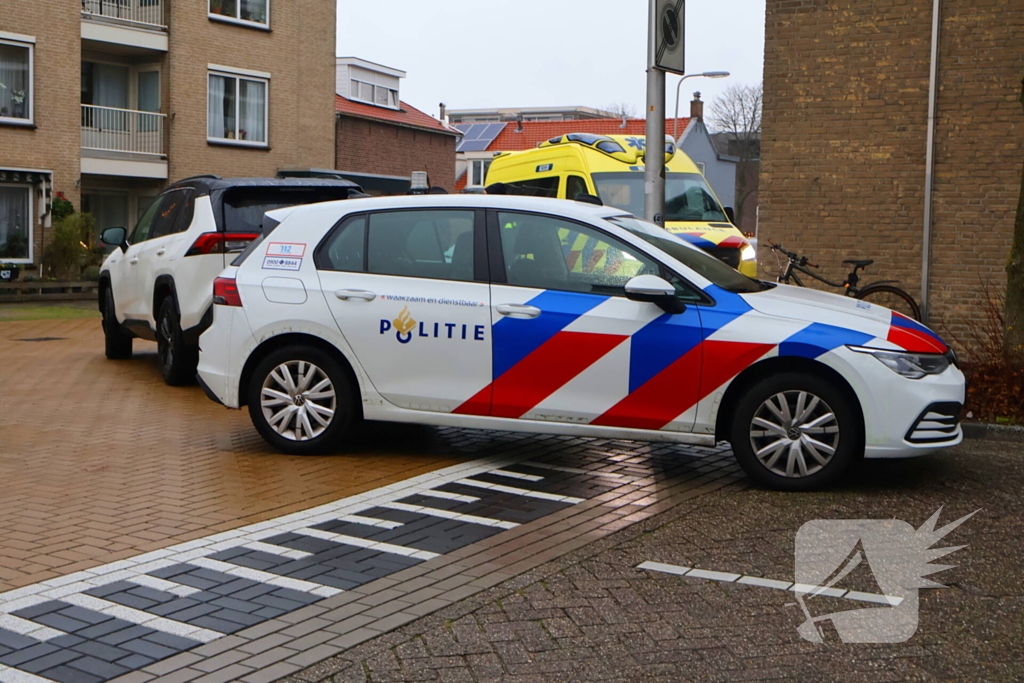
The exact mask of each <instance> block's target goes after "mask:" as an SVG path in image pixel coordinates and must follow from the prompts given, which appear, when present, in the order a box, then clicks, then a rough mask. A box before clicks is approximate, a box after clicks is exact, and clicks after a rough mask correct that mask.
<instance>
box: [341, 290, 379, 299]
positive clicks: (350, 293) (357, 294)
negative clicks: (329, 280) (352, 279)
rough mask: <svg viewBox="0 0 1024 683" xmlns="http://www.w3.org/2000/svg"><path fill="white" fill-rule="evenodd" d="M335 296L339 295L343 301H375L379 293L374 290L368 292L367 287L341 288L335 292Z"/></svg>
mask: <svg viewBox="0 0 1024 683" xmlns="http://www.w3.org/2000/svg"><path fill="white" fill-rule="evenodd" d="M334 296H336V297H338V298H339V299H341V300H342V301H348V300H349V299H362V300H363V301H373V300H374V299H376V298H377V295H376V294H374V293H373V292H368V291H366V290H365V289H339V290H338V291H336V292H335V293H334Z"/></svg>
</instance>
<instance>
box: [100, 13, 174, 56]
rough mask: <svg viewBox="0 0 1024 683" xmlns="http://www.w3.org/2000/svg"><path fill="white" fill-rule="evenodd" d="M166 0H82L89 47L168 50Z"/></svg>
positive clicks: (135, 51) (124, 50)
mask: <svg viewBox="0 0 1024 683" xmlns="http://www.w3.org/2000/svg"><path fill="white" fill-rule="evenodd" d="M165 2H166V0H82V40H83V41H84V43H85V47H87V48H88V49H99V50H104V51H116V52H121V53H124V54H141V53H145V52H148V51H156V52H167V19H166V14H165V7H164V5H165Z"/></svg>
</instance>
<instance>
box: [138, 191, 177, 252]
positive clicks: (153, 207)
mask: <svg viewBox="0 0 1024 683" xmlns="http://www.w3.org/2000/svg"><path fill="white" fill-rule="evenodd" d="M171 194H173V193H171ZM166 198H167V195H163V196H161V197H157V198H156V201H154V202H153V203H152V204H150V205H149V208H148V209H146V213H144V214H142V218H140V219H139V222H138V223H136V224H135V229H134V230H132V236H131V237H129V238H128V243H129V244H138V243H140V242H145V241H146V240H148V239H150V238H151V236H152V232H153V224H154V223H155V222H156V218H157V216H158V215H159V212H160V208H161V207H162V206H163V205H164V203H165V201H166Z"/></svg>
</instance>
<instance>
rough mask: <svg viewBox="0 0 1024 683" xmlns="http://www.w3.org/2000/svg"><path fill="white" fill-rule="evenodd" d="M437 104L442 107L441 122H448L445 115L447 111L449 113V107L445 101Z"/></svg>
mask: <svg viewBox="0 0 1024 683" xmlns="http://www.w3.org/2000/svg"><path fill="white" fill-rule="evenodd" d="M437 106H438V107H440V109H441V123H446V121H445V118H444V115H445V114H446V113H448V107H446V106H445V104H444V102H442V103H441V104H439V105H437Z"/></svg>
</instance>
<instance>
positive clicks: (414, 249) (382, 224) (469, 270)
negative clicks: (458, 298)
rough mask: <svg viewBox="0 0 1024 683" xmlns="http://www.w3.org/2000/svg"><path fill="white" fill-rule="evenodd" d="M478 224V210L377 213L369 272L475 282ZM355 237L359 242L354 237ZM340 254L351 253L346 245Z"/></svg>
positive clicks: (372, 218)
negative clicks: (474, 259) (475, 231)
mask: <svg viewBox="0 0 1024 683" xmlns="http://www.w3.org/2000/svg"><path fill="white" fill-rule="evenodd" d="M474 223H475V214H474V212H472V211H389V212H385V213H375V214H371V215H370V218H369V230H368V231H367V241H368V243H367V248H366V259H367V260H366V272H369V273H376V274H379V275H401V276H406V277H418V278H430V279H434V280H458V281H463V282H467V281H471V280H473V273H474V270H473V226H474ZM345 232H347V229H346V231H345ZM342 236H344V233H342ZM352 239H353V240H355V238H354V237H353V238H352ZM353 248H354V247H353ZM328 253H330V248H328ZM339 253H342V254H343V253H345V251H344V250H343V249H341V247H340V246H339Z"/></svg>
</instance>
